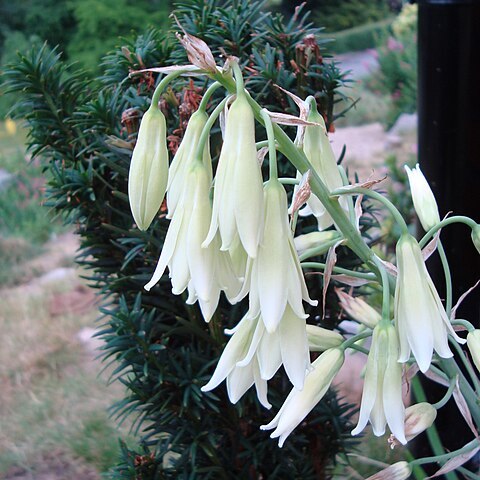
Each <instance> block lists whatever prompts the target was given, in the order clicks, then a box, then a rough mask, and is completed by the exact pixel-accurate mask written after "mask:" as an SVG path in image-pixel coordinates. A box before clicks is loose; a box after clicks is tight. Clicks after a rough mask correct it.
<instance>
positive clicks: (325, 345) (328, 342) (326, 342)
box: [307, 325, 344, 352]
mask: <svg viewBox="0 0 480 480" xmlns="http://www.w3.org/2000/svg"><path fill="white" fill-rule="evenodd" d="M307 338H308V348H309V350H310V351H311V352H323V351H325V350H328V349H329V348H335V347H339V346H340V345H341V344H342V343H343V340H344V338H343V337H342V336H341V335H340V334H339V333H338V332H334V331H333V330H327V329H326V328H322V327H317V326H316V325H307Z"/></svg>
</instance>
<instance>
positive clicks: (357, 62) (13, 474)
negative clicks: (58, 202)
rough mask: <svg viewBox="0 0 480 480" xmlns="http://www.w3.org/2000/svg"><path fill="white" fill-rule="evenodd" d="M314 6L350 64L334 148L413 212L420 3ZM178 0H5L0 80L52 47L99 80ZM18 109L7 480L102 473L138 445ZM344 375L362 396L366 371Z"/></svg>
mask: <svg viewBox="0 0 480 480" xmlns="http://www.w3.org/2000/svg"><path fill="white" fill-rule="evenodd" d="M306 4H307V5H306V8H307V9H310V10H311V11H312V13H311V16H310V20H311V21H312V22H313V24H314V25H315V26H320V27H325V28H324V30H323V31H322V33H321V35H322V36H323V38H326V39H332V40H333V41H332V42H331V43H330V44H328V53H329V54H331V55H333V56H334V58H335V60H336V61H337V62H338V64H339V67H340V68H341V69H342V70H344V71H347V72H348V79H349V80H350V81H349V82H347V83H346V86H344V87H342V88H343V90H342V93H343V95H344V101H343V102H339V103H338V104H337V105H336V111H337V112H342V110H344V109H347V108H348V106H349V105H351V104H352V103H355V105H354V107H353V108H351V109H350V110H349V111H348V112H347V113H346V114H345V116H344V117H343V118H340V119H339V120H337V121H336V122H335V124H334V126H333V127H332V128H331V130H332V133H331V139H332V142H333V146H334V149H335V152H336V154H337V156H339V155H340V152H341V151H342V149H343V147H344V145H346V155H345V162H346V164H347V166H348V167H349V168H352V169H353V171H356V172H357V173H358V175H359V177H360V179H362V180H364V179H366V178H367V177H369V176H370V175H371V173H372V171H373V170H375V171H376V172H377V173H378V176H380V175H383V174H384V173H387V172H388V173H389V176H390V179H391V181H390V184H389V185H388V187H387V188H388V190H389V193H390V195H391V197H393V201H394V202H395V203H396V204H397V205H398V206H399V208H400V209H402V208H404V209H405V211H408V209H409V208H410V203H409V199H408V198H406V197H405V195H403V194H402V192H403V188H402V185H403V184H404V182H405V177H404V174H403V168H401V167H402V166H403V164H405V163H409V164H415V163H416V126H417V120H416V113H415V112H416V81H417V78H416V61H417V60H416V58H417V53H416V19H417V7H416V5H411V4H409V3H406V2H402V1H400V0H342V1H338V0H316V1H315V0H312V1H308V2H306ZM296 6H298V3H297V2H289V1H270V2H266V4H265V11H268V10H270V11H272V12H281V13H283V14H285V16H287V17H288V16H290V15H292V14H293V13H294V12H295V7H296ZM173 7H174V6H173V4H172V3H171V2H167V1H165V0H135V1H133V0H102V1H99V0H72V1H57V0H17V1H15V2H7V1H1V2H0V75H1V71H2V69H3V67H4V66H5V65H7V64H9V63H11V62H14V61H15V59H16V57H17V52H19V51H20V52H25V51H27V50H29V49H30V48H31V47H32V46H33V45H41V44H43V43H44V42H48V44H49V45H50V46H55V45H58V48H59V51H61V52H63V57H62V58H63V59H64V60H66V61H68V62H69V63H70V62H75V64H76V68H78V69H82V70H84V75H85V76H91V77H93V76H95V75H97V74H98V72H99V64H100V61H101V58H102V57H103V56H104V55H105V53H107V52H108V51H110V50H112V49H114V48H116V47H119V46H121V45H122V38H130V37H132V36H133V35H135V34H139V33H142V32H144V31H145V30H146V29H147V27H149V26H154V27H156V28H160V29H161V28H162V27H163V26H166V25H167V24H168V23H169V14H170V12H171V10H172V9H173ZM0 82H1V78H0ZM14 103H15V96H14V95H8V94H7V93H6V92H5V91H2V92H1V95H0V302H1V308H0V325H1V328H2V346H1V348H0V382H1V388H0V477H1V478H6V479H13V478H15V479H29V478H35V479H44V480H46V479H60V478H77V479H98V478H100V472H102V471H105V470H107V469H108V468H110V467H111V466H113V465H115V463H116V462H117V460H118V453H119V442H118V439H119V438H122V439H123V440H124V441H125V442H126V444H127V445H128V444H129V442H130V441H132V436H131V434H130V433H128V432H129V431H130V429H129V427H130V425H129V424H128V422H126V424H125V425H123V426H122V427H121V428H120V429H119V427H118V425H117V422H116V421H115V419H112V418H110V417H109V414H108V411H107V409H108V407H109V406H111V405H112V404H113V403H114V402H115V401H116V400H119V399H120V398H121V396H122V388H121V386H120V384H119V383H118V382H117V383H114V384H111V385H109V386H107V385H106V383H107V380H108V378H109V375H110V374H111V373H112V372H111V369H109V367H108V366H107V367H106V366H105V364H102V363H101V362H100V361H99V360H98V359H97V358H96V357H97V353H96V351H95V349H96V347H97V346H98V340H96V339H95V337H94V336H93V334H94V327H95V319H96V318H97V316H98V306H97V305H96V303H95V296H94V293H93V290H91V289H89V288H87V287H86V284H85V281H84V280H83V279H82V278H81V277H82V271H80V272H78V269H75V268H74V257H75V252H76V250H77V248H78V240H77V238H76V237H75V236H74V235H73V233H72V232H71V231H70V230H69V229H68V228H67V227H64V226H63V224H62V221H61V220H59V219H55V218H53V217H52V216H51V215H49V214H48V211H49V208H48V205H46V206H45V205H43V204H44V190H45V175H44V173H43V172H42V168H41V165H40V163H39V162H37V160H36V159H35V158H30V157H29V156H28V155H26V152H25V146H24V145H25V141H26V137H25V135H26V133H25V131H24V129H23V128H22V124H21V122H18V121H13V120H12V119H11V118H10V114H9V111H10V109H11V108H12V106H13V105H14ZM384 228H385V230H386V231H387V230H388V228H389V226H388V225H385V226H384ZM102 369H106V371H104V372H103V373H102V374H100V375H98V372H100V371H101V370H102ZM341 381H342V382H343V385H348V386H349V387H348V388H344V390H345V391H344V394H345V395H346V396H347V398H348V399H349V400H351V401H357V400H358V399H359V395H360V388H361V381H360V380H359V372H353V374H352V378H350V379H349V378H343V379H342V380H341ZM39 444H41V445H42V448H38V446H39ZM372 448H374V447H372ZM46 451H48V454H45V452H46ZM366 454H368V452H366ZM387 461H389V460H387Z"/></svg>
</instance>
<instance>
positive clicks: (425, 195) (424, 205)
mask: <svg viewBox="0 0 480 480" xmlns="http://www.w3.org/2000/svg"><path fill="white" fill-rule="evenodd" d="M405 170H406V172H407V175H408V182H409V183H410V191H411V192H412V199H413V206H414V207H415V212H416V213H417V215H418V218H419V220H420V223H421V224H422V227H423V229H424V230H426V231H428V230H430V229H431V228H432V227H434V226H435V225H436V224H437V223H439V222H440V215H439V213H438V206H437V202H436V200H435V196H434V195H433V192H432V189H431V188H430V185H429V184H428V182H427V179H426V178H425V177H424V175H423V173H422V171H421V170H420V166H419V165H418V163H417V165H416V166H415V168H413V169H410V168H409V167H408V165H405Z"/></svg>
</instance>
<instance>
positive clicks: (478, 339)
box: [467, 330, 480, 372]
mask: <svg viewBox="0 0 480 480" xmlns="http://www.w3.org/2000/svg"><path fill="white" fill-rule="evenodd" d="M467 346H468V350H469V351H470V355H471V356H472V360H473V363H474V364H475V366H476V367H477V370H478V371H479V372H480V330H474V331H473V332H469V333H468V335H467Z"/></svg>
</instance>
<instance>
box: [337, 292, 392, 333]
mask: <svg viewBox="0 0 480 480" xmlns="http://www.w3.org/2000/svg"><path fill="white" fill-rule="evenodd" d="M335 292H336V294H337V296H338V299H339V300H340V305H341V306H342V308H343V309H344V310H345V311H346V312H347V313H348V314H349V315H350V316H351V317H352V318H353V319H354V320H356V321H357V322H360V323H361V324H362V325H365V326H366V327H368V328H372V329H373V328H375V326H376V325H377V324H378V322H379V321H380V320H381V319H382V317H381V315H380V314H379V313H378V312H377V311H376V310H375V309H374V308H372V307H371V306H370V305H369V304H368V303H367V302H365V300H362V299H361V298H360V297H352V296H351V295H349V294H348V293H345V292H344V291H343V290H340V289H338V288H337V289H336V290H335Z"/></svg>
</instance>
